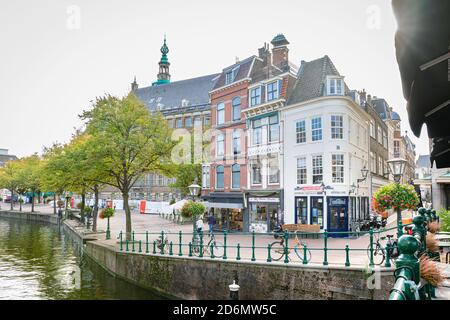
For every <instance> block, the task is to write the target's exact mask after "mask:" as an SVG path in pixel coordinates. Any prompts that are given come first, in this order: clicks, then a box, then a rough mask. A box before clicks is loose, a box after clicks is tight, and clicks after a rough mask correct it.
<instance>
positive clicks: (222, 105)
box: [216, 102, 225, 125]
mask: <svg viewBox="0 0 450 320" xmlns="http://www.w3.org/2000/svg"><path fill="white" fill-rule="evenodd" d="M219 112H223V122H220V121H219V119H220V117H219V114H220V113H219ZM216 115H217V125H222V124H224V123H225V103H223V102H219V103H218V104H217V110H216Z"/></svg>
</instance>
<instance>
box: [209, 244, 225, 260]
mask: <svg viewBox="0 0 450 320" xmlns="http://www.w3.org/2000/svg"><path fill="white" fill-rule="evenodd" d="M208 249H209V250H208V251H209V254H210V255H211V250H213V253H214V257H215V258H222V257H223V252H224V248H223V244H222V243H220V242H218V241H215V240H214V241H210V243H209V244H208Z"/></svg>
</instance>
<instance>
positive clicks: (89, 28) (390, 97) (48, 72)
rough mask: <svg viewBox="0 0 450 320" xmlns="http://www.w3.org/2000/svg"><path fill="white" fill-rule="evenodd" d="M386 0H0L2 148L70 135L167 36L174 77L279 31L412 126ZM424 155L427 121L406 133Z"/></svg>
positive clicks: (36, 147) (301, 53)
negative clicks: (381, 100) (416, 131)
mask: <svg viewBox="0 0 450 320" xmlns="http://www.w3.org/2000/svg"><path fill="white" fill-rule="evenodd" d="M395 30H396V22H395V19H394V16H393V13H392V8H391V1H389V0H340V1H335V0H277V1H265V0H245V1H242V0H221V1H217V0H190V1H186V0H176V1H175V0H164V1H150V0H133V1H126V0H84V1H81V0H78V1H77V0H74V1H65V0H40V1H32V0H28V1H23V0H14V1H1V4H0V41H1V44H0V148H7V149H10V153H12V154H16V155H18V156H24V155H28V154H32V153H34V152H39V153H40V152H41V151H42V147H43V146H49V145H51V144H52V142H54V141H59V142H67V141H68V140H69V139H70V136H71V134H72V132H73V131H74V129H73V128H74V127H79V126H80V124H81V122H80V120H79V119H78V115H79V114H80V113H81V112H82V110H84V109H88V108H90V106H91V103H90V101H91V100H93V99H94V98H95V97H96V96H99V95H103V94H105V93H111V94H114V95H124V94H126V93H127V92H128V91H129V89H130V83H131V82H132V80H133V77H134V76H135V75H136V77H137V81H138V83H139V85H140V86H141V87H143V86H147V85H150V84H151V82H152V81H154V80H155V79H156V74H157V72H158V65H157V63H158V61H159V58H160V55H161V54H160V52H159V49H160V47H161V44H162V40H163V37H164V33H166V34H167V44H168V46H169V48H170V52H169V61H170V63H171V70H170V71H171V75H172V81H176V80H182V79H186V78H191V77H196V76H201V75H206V74H211V73H216V72H219V71H220V70H221V69H222V68H224V67H226V66H228V65H231V64H233V63H234V61H235V59H236V57H239V58H240V59H244V58H246V57H248V56H250V55H252V54H257V49H258V48H259V47H261V46H262V45H263V44H264V42H270V40H271V39H272V38H273V37H274V36H275V35H276V34H277V33H284V35H285V36H286V38H287V39H288V40H289V41H290V45H289V48H290V52H289V57H290V60H292V61H293V62H294V63H295V64H297V65H300V61H301V60H306V61H309V60H313V59H317V58H319V57H322V56H324V55H326V54H327V55H329V56H330V58H331V59H332V60H333V62H334V64H335V65H336V67H337V68H338V70H339V72H340V73H341V74H342V75H344V76H345V81H346V82H347V84H348V86H349V87H350V88H351V89H358V90H361V89H363V88H365V90H366V91H367V92H368V93H369V94H372V95H375V96H378V97H384V98H385V99H386V100H387V101H388V103H389V104H390V105H391V106H392V107H393V108H394V110H395V111H397V112H398V113H399V114H400V117H401V118H402V120H403V121H402V130H403V131H404V130H408V132H410V128H409V124H408V121H407V113H406V101H405V100H404V98H403V95H402V89H401V82H400V74H399V71H398V65H397V63H396V59H395V48H394V33H395ZM409 135H410V137H412V140H413V142H414V143H415V144H416V146H417V149H416V151H417V154H427V153H428V152H429V151H428V139H427V137H426V130H425V128H423V129H422V136H421V138H420V139H418V138H416V137H413V135H412V132H411V133H409Z"/></svg>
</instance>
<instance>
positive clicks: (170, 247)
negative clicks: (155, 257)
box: [169, 241, 173, 256]
mask: <svg viewBox="0 0 450 320" xmlns="http://www.w3.org/2000/svg"><path fill="white" fill-rule="evenodd" d="M169 256H173V251H172V241H170V244H169Z"/></svg>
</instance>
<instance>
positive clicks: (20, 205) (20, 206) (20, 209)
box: [19, 199, 22, 212]
mask: <svg viewBox="0 0 450 320" xmlns="http://www.w3.org/2000/svg"><path fill="white" fill-rule="evenodd" d="M19 211H20V212H22V202H20V199H19Z"/></svg>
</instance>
